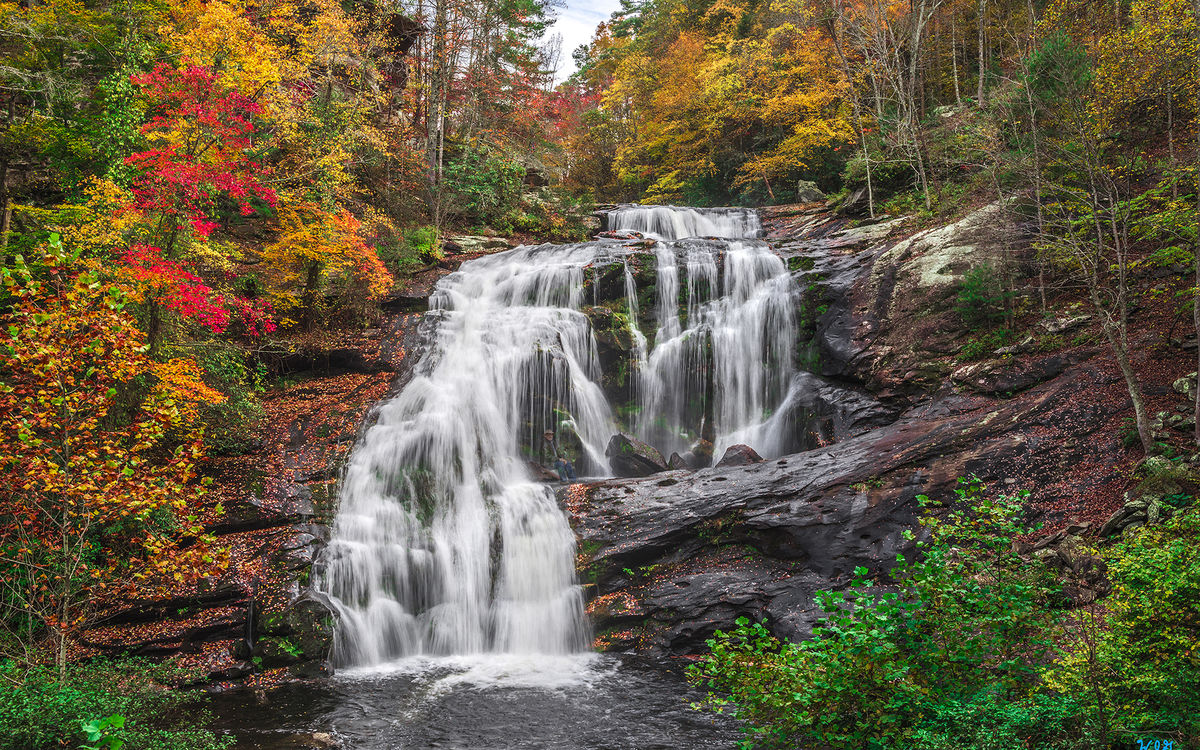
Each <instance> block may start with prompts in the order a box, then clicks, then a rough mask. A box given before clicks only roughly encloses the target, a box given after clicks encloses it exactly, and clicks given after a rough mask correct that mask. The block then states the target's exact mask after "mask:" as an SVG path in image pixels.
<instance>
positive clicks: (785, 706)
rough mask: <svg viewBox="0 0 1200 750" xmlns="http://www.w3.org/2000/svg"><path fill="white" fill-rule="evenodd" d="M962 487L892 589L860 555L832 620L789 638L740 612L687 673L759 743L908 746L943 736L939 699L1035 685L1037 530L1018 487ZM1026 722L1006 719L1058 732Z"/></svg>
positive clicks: (825, 598)
mask: <svg viewBox="0 0 1200 750" xmlns="http://www.w3.org/2000/svg"><path fill="white" fill-rule="evenodd" d="M958 494H959V499H960V501H961V504H962V507H961V508H960V509H957V510H954V511H951V512H950V513H948V514H946V516H945V518H944V519H939V518H938V517H936V516H935V515H933V514H932V513H930V514H929V515H927V516H926V517H925V518H924V519H923V520H922V525H923V526H925V527H926V528H927V529H928V531H929V540H928V541H927V542H923V543H919V545H918V546H919V548H920V549H921V551H922V553H923V554H922V558H921V559H920V560H919V561H917V562H909V561H907V560H905V559H904V558H903V557H900V558H899V559H898V564H897V566H896V568H895V569H894V570H893V571H892V573H891V576H890V577H891V582H890V584H889V586H888V587H887V588H883V587H880V586H879V585H877V584H875V583H874V582H872V581H870V580H867V579H866V577H865V576H866V572H867V571H866V569H865V568H858V569H857V570H856V571H855V574H856V577H855V579H854V581H853V582H852V583H851V585H850V586H849V588H847V589H846V590H845V591H841V592H820V593H818V595H817V600H818V602H819V603H820V605H821V606H822V608H823V609H824V611H825V613H826V619H825V620H824V622H823V623H822V624H821V625H820V626H819V627H817V628H814V631H813V638H812V639H811V640H809V641H804V642H801V643H786V642H782V641H779V640H778V639H776V638H774V637H773V636H771V635H770V633H769V632H768V631H767V630H766V628H765V627H764V626H763V625H762V624H758V623H750V622H749V621H747V620H746V619H745V618H742V619H741V620H739V622H738V625H739V627H738V629H737V630H735V631H734V632H733V633H729V634H725V633H718V634H717V637H716V638H714V639H712V640H711V641H709V646H710V648H711V653H710V654H709V655H708V656H706V657H705V658H704V659H703V660H702V661H701V662H700V663H699V664H698V665H696V666H694V667H693V668H692V672H691V673H692V676H693V678H694V679H696V680H698V681H700V682H702V683H703V684H705V685H706V686H707V687H709V688H711V689H712V690H713V691H714V692H713V693H711V694H710V700H711V701H712V702H713V703H715V704H717V705H719V706H727V705H730V704H732V705H733V706H734V707H735V710H736V712H737V714H738V716H739V717H740V718H742V719H744V720H746V721H747V722H748V723H749V724H750V726H751V729H750V730H749V731H750V733H751V737H752V742H751V743H750V744H751V745H753V744H760V745H763V746H768V747H796V746H810V745H811V746H816V747H847V748H849V747H855V748H860V747H861V748H909V747H912V746H913V744H914V742H915V741H916V740H917V738H918V737H919V736H922V735H921V733H922V732H923V733H924V735H923V736H924V737H925V738H926V740H927V741H928V743H929V746H930V747H938V746H944V745H939V744H938V743H939V742H943V740H945V741H946V742H948V741H950V740H951V739H952V738H949V736H948V735H947V734H946V732H945V731H943V730H939V725H938V724H937V723H936V718H937V717H938V716H939V715H940V714H939V711H940V712H942V714H945V713H946V712H948V711H951V710H952V708H953V707H954V706H955V705H957V706H959V707H963V706H976V707H977V708H976V709H975V710H978V706H986V704H987V702H988V701H989V700H993V699H991V698H989V697H988V696H993V695H994V696H1002V697H1003V700H1004V701H1005V702H1006V703H1007V702H1009V701H1011V700H1014V699H1020V698H1022V696H1024V695H1025V694H1027V693H1028V686H1029V685H1030V684H1031V682H1032V678H1033V677H1034V676H1035V675H1036V673H1037V665H1038V663H1039V661H1040V660H1041V659H1043V658H1044V656H1045V655H1046V654H1047V653H1049V652H1050V651H1051V648H1052V641H1051V638H1050V633H1051V629H1050V626H1051V625H1052V624H1053V623H1054V621H1055V619H1056V614H1055V612H1054V610H1053V609H1051V607H1050V606H1049V602H1050V600H1051V595H1052V593H1053V588H1054V587H1053V585H1052V583H1051V581H1050V578H1049V575H1048V571H1047V570H1046V569H1045V568H1044V566H1040V565H1034V566H1031V565H1029V564H1028V563H1026V562H1025V561H1024V560H1022V559H1021V558H1020V557H1019V556H1018V555H1017V554H1016V553H1015V552H1014V551H1013V548H1012V539H1013V537H1015V536H1017V535H1019V534H1024V533H1028V532H1029V531H1030V530H1031V529H1028V528H1027V527H1025V526H1023V525H1022V524H1021V523H1020V522H1019V520H1018V519H1019V518H1020V515H1021V513H1022V510H1021V501H1022V500H1023V496H1018V497H1005V496H1000V497H997V498H991V497H989V496H987V495H986V494H985V493H984V487H983V485H982V484H981V483H979V482H978V481H977V480H971V481H966V480H964V481H963V483H962V484H961V486H960V488H959V489H958ZM922 502H923V503H924V504H926V505H929V503H928V500H927V499H925V498H923V499H922ZM1000 718H1002V717H997V721H998V722H999V719H1000ZM1028 723H1029V722H1025V724H1022V723H1021V722H1020V721H1016V720H1015V718H1014V717H1009V719H1007V720H1006V724H1005V725H1006V726H1010V727H1013V728H1014V729H1013V730H1012V731H1014V732H1015V731H1017V728H1020V727H1023V729H1021V732H1023V733H1024V734H1023V736H1022V738H1021V739H1022V742H1024V741H1025V740H1028V739H1030V738H1032V737H1033V736H1034V734H1037V733H1040V734H1055V733H1056V731H1057V730H1055V728H1054V725H1053V722H1051V724H1050V725H1042V724H1040V723H1039V724H1036V726H1028ZM939 732H940V734H939ZM939 737H940V738H942V739H938V738H939ZM926 740H922V741H926Z"/></svg>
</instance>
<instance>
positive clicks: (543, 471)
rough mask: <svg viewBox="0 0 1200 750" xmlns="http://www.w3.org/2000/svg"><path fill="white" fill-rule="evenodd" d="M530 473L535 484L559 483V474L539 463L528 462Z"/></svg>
mask: <svg viewBox="0 0 1200 750" xmlns="http://www.w3.org/2000/svg"><path fill="white" fill-rule="evenodd" d="M527 463H528V465H529V473H530V474H531V475H532V476H533V481H535V482H557V481H558V473H557V472H555V471H554V470H553V469H548V468H546V467H545V466H542V465H541V464H539V463H538V462H537V461H528V462H527Z"/></svg>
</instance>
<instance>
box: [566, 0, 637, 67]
mask: <svg viewBox="0 0 1200 750" xmlns="http://www.w3.org/2000/svg"><path fill="white" fill-rule="evenodd" d="M566 3H567V7H565V8H560V9H559V10H558V13H557V15H558V19H557V20H556V21H555V22H554V25H553V26H551V27H550V31H549V33H550V34H562V40H563V45H562V58H561V59H560V61H559V63H558V72H557V74H556V75H555V76H554V80H555V81H564V80H566V79H567V78H568V77H569V76H570V75H571V74H572V73H574V72H575V61H574V60H572V59H571V53H572V52H574V51H575V48H576V47H578V46H579V45H581V44H587V43H588V42H590V41H592V34H593V33H595V31H596V27H597V26H599V25H600V24H601V23H603V22H605V21H607V20H608V19H609V17H611V16H612V14H613V12H614V11H616V10H618V9H620V7H621V2H620V0H566Z"/></svg>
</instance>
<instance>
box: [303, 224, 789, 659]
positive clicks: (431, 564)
mask: <svg viewBox="0 0 1200 750" xmlns="http://www.w3.org/2000/svg"><path fill="white" fill-rule="evenodd" d="M609 228H610V229H611V230H615V232H616V233H617V234H618V236H617V237H611V238H606V239H599V240H596V241H592V242H587V243H581V244H577V245H567V246H554V245H541V246H537V247H521V248H517V249H515V250H511V251H508V252H504V253H500V254H497V255H492V256H487V257H483V258H479V259H477V260H473V261H469V262H467V263H465V264H463V266H462V267H461V268H460V269H459V270H458V271H456V272H455V273H453V274H451V275H449V276H447V277H446V278H445V279H443V280H442V281H441V282H440V283H439V285H438V288H437V291H436V293H435V294H434V296H433V297H432V299H431V301H430V308H431V309H430V311H429V313H428V315H427V320H426V323H427V325H429V326H430V330H431V334H430V336H429V342H428V344H427V346H426V349H425V351H424V352H423V353H422V354H421V357H420V360H419V364H418V365H417V368H416V372H415V375H414V377H413V378H412V379H411V380H410V381H409V382H408V383H407V385H405V386H404V388H403V389H402V390H401V391H400V392H399V393H398V394H397V395H395V396H394V397H393V398H392V399H391V400H390V401H388V402H387V403H385V404H383V405H382V406H381V407H380V408H379V409H378V412H377V416H376V419H375V421H374V423H373V424H372V425H371V426H370V427H369V429H368V430H367V432H366V434H365V436H364V438H363V440H362V442H361V444H360V446H359V447H358V448H357V449H356V450H355V452H354V453H353V455H352V457H351V460H350V463H349V466H348V468H347V472H346V477H345V481H344V484H343V488H342V494H341V508H340V511H339V513H338V516H337V519H336V522H335V526H334V531H333V540H332V542H331V544H330V546H329V548H328V550H327V552H326V555H325V561H324V565H325V567H324V571H323V573H322V574H321V575H322V577H321V584H320V585H321V587H322V589H323V590H324V591H326V592H327V593H328V594H329V596H330V598H331V600H332V601H333V602H334V604H335V606H336V608H337V610H338V613H339V615H340V623H339V626H338V629H337V634H336V637H335V645H334V656H333V658H334V661H335V663H336V664H338V665H339V666H365V665H378V664H383V663H387V662H392V661H395V660H397V659H400V658H402V657H413V656H418V655H426V656H434V655H441V656H451V655H455V656H463V655H472V654H487V653H491V654H537V655H545V656H547V657H549V656H553V655H565V654H571V653H577V652H583V651H585V650H586V649H587V648H588V643H589V634H588V628H587V625H586V620H585V617H584V601H583V595H582V593H581V589H580V587H579V586H578V584H577V581H576V578H575V540H574V535H573V533H572V531H571V529H570V527H569V525H568V523H567V519H566V517H565V516H564V514H563V513H562V511H561V510H560V509H559V508H558V505H557V503H556V501H555V496H554V493H553V491H552V489H551V487H550V486H548V485H546V484H545V483H541V482H538V481H535V474H536V468H535V467H533V466H532V464H540V465H543V466H544V465H548V464H549V463H551V462H552V457H549V456H547V454H546V446H545V445H544V444H543V439H542V437H541V436H542V434H543V432H544V431H545V430H552V431H554V432H555V434H556V436H558V437H556V439H560V440H561V441H562V442H564V443H566V442H570V443H571V444H572V445H573V446H575V447H576V448H577V451H576V453H577V460H576V463H577V465H578V467H579V469H580V470H581V471H582V472H586V473H588V474H591V475H595V476H604V475H606V474H608V472H609V467H608V463H607V460H606V459H605V447H606V444H607V442H608V440H609V438H610V437H611V436H612V435H613V434H614V433H616V432H618V431H620V430H624V431H626V432H631V433H634V434H636V435H637V436H638V437H640V438H641V439H643V440H645V441H646V442H648V443H650V444H652V445H654V446H655V447H656V448H658V449H659V450H660V451H662V452H663V455H664V456H667V455H669V454H670V453H671V452H673V451H678V452H681V453H682V452H685V451H687V450H688V448H689V446H690V445H691V444H693V443H694V442H695V441H697V440H698V439H702V438H704V437H705V436H706V435H707V436H708V439H709V440H711V441H712V442H713V443H714V447H715V451H716V453H715V455H716V456H717V457H720V455H721V451H723V450H724V449H725V448H726V447H727V446H729V445H732V444H734V443H747V444H749V445H751V446H752V447H754V448H755V449H756V450H758V451H759V452H760V453H762V454H763V455H764V456H770V455H776V454H778V453H779V452H781V451H783V450H786V449H787V448H788V447H789V446H788V437H787V435H786V426H785V422H786V420H782V419H780V418H779V414H778V413H777V409H779V407H780V406H781V405H782V404H784V403H786V402H787V397H788V388H789V385H790V383H792V381H793V377H792V376H793V374H794V372H795V364H794V349H795V336H796V333H795V331H796V323H795V321H794V319H793V318H794V314H793V311H794V310H795V308H796V301H797V300H796V297H797V295H798V290H797V289H796V287H795V284H794V283H793V281H792V279H791V277H790V275H789V274H788V272H787V268H786V267H785V265H784V263H783V262H782V260H781V259H780V258H779V257H777V256H776V255H775V254H774V253H772V252H771V250H770V248H769V247H767V245H766V244H765V243H763V242H761V241H758V240H757V239H756V238H757V236H758V234H759V232H760V227H759V224H758V218H757V215H756V214H755V213H754V212H753V211H748V210H738V209H710V210H700V209H684V208H672V207H630V208H622V209H619V210H617V211H615V212H613V213H612V214H610V216H609ZM622 232H624V233H632V232H637V233H640V234H641V235H642V236H644V237H646V238H650V240H652V241H653V243H652V246H651V247H650V248H649V249H647V247H646V244H647V241H645V240H643V241H636V238H634V237H633V236H632V235H627V236H626V237H625V238H621V237H620V233H622ZM638 264H652V267H653V278H654V287H655V288H654V299H653V304H652V305H650V304H643V303H642V302H640V301H639V299H640V298H642V297H643V295H644V293H646V292H647V290H646V289H645V288H643V287H644V285H643V286H642V287H640V286H639V282H638V280H637V279H638V278H639V277H638V275H637V274H636V273H635V268H634V267H635V266H637V265H638ZM638 267H639V268H640V266H638ZM607 268H612V269H615V270H614V274H615V276H614V278H616V279H618V282H617V288H618V289H619V291H618V292H617V293H616V294H615V296H616V298H617V299H615V300H597V299H589V294H588V289H587V287H588V285H589V281H588V280H589V278H591V279H593V280H594V279H595V278H596V274H598V273H602V272H603V271H604V269H607ZM647 273H648V268H647ZM589 274H590V276H589ZM622 298H623V299H622ZM600 302H605V303H607V304H610V306H611V305H619V306H620V310H619V312H620V314H621V315H623V316H624V320H626V321H627V325H628V335H629V336H630V338H631V340H632V342H633V343H632V346H631V347H630V350H629V352H628V354H627V359H626V361H625V362H623V363H622V365H621V366H622V367H627V368H628V370H629V371H630V373H631V375H630V382H629V385H628V392H629V394H630V398H631V402H632V404H631V408H628V409H626V412H627V413H628V414H631V415H632V416H630V417H628V418H622V419H618V415H617V410H616V409H615V408H614V404H613V403H611V402H610V398H611V393H609V394H606V392H605V389H604V388H603V387H602V381H603V380H604V376H605V372H604V367H603V366H602V362H601V358H600V356H599V353H598V352H599V347H598V344H597V338H596V332H595V331H594V330H593V325H592V320H591V319H590V318H589V313H588V310H590V309H592V308H593V307H594V306H595V305H596V304H598V303H600ZM651 311H653V312H651ZM650 318H652V321H651V322H649V323H647V322H639V321H647V320H649V319H650ZM622 421H626V422H629V423H627V424H622Z"/></svg>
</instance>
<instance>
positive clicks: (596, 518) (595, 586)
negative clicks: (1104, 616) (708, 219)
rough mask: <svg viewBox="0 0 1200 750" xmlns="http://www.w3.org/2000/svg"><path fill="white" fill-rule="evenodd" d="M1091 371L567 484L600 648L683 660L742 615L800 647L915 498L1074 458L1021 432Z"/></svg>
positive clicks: (1033, 477)
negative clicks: (808, 443) (864, 424)
mask: <svg viewBox="0 0 1200 750" xmlns="http://www.w3.org/2000/svg"><path fill="white" fill-rule="evenodd" d="M1084 367H1086V363H1085V366H1084ZM1095 377H1096V374H1095V372H1093V371H1090V370H1086V369H1082V370H1081V369H1078V368H1077V369H1076V370H1074V371H1071V372H1068V373H1066V374H1064V375H1062V376H1060V377H1059V378H1057V379H1055V380H1053V381H1051V382H1048V383H1044V384H1042V385H1039V386H1036V387H1034V388H1033V389H1032V390H1030V391H1028V392H1026V393H1025V394H1023V396H1022V397H1021V398H1020V399H1011V400H1008V401H1000V402H997V401H995V400H992V399H986V398H981V397H978V396H972V395H969V394H953V393H950V392H946V393H943V394H942V395H941V396H939V397H938V398H935V399H934V400H933V401H931V402H928V403H923V404H921V405H920V406H919V407H917V408H914V409H912V410H911V411H909V412H908V413H906V414H905V415H903V416H902V417H901V418H900V419H899V420H897V421H895V422H894V423H892V424H889V425H885V426H882V427H878V428H876V429H872V430H869V431H866V432H862V433H860V434H858V435H854V436H851V437H848V438H846V439H845V440H843V441H841V442H838V443H835V444H833V445H830V446H827V447H824V448H820V449H818V450H812V451H808V452H805V453H799V454H794V455H790V456H785V457H782V458H779V459H772V460H767V461H763V462H759V463H753V464H749V465H744V466H736V467H728V466H727V467H719V468H714V469H706V470H702V471H698V472H689V471H683V470H677V471H670V472H666V473H659V474H656V475H654V476H650V477H645V478H641V479H626V480H609V481H605V482H599V483H595V484H591V485H585V486H579V485H576V486H575V487H573V488H565V489H564V490H562V491H561V492H562V493H563V494H562V498H561V499H562V502H563V504H564V506H565V507H567V508H568V509H569V510H570V511H571V515H572V522H573V524H574V526H575V529H576V532H577V534H578V537H579V550H580V560H581V564H580V577H581V580H582V581H583V582H584V583H585V585H586V586H587V587H588V590H589V593H590V594H591V596H592V602H591V605H590V610H589V611H590V613H591V615H592V618H593V626H594V628H595V630H596V633H597V640H598V643H599V645H600V646H602V647H607V648H614V649H625V648H637V649H642V650H647V651H651V652H657V653H676V654H678V653H696V652H699V651H703V649H704V640H705V639H706V638H708V637H711V635H712V633H713V632H714V631H715V630H716V629H718V628H721V629H727V628H730V627H732V626H733V624H734V620H735V619H736V618H737V617H739V616H747V617H750V618H751V619H763V618H766V619H767V621H768V623H769V625H770V627H771V629H772V630H773V631H774V632H775V633H776V634H778V635H781V636H785V637H788V638H801V637H805V636H806V635H807V634H808V633H809V632H810V631H811V628H812V626H813V623H814V622H815V621H816V620H817V619H818V618H819V616H820V615H821V613H820V612H819V611H818V610H817V608H816V606H815V605H814V603H813V593H814V592H815V591H818V590H822V589H824V590H836V589H839V588H841V587H843V586H845V585H846V584H847V583H848V582H849V580H850V578H851V577H852V573H853V570H854V569H855V568H856V567H858V566H863V567H866V568H867V569H868V570H869V571H871V573H872V574H873V575H879V574H881V573H884V572H885V571H886V570H887V569H889V568H890V567H891V565H892V564H893V563H894V561H895V557H896V554H897V553H901V552H908V551H910V550H909V547H910V544H911V543H910V542H908V541H906V540H905V539H904V536H903V533H904V532H905V531H906V530H911V531H914V532H915V533H917V534H919V533H920V528H921V527H920V526H919V524H918V517H919V514H920V509H919V507H918V504H917V503H916V496H917V495H918V494H925V495H929V496H932V497H944V498H949V497H953V490H954V488H955V486H956V483H957V480H958V478H959V477H960V476H966V475H970V474H977V475H979V476H980V477H981V478H982V479H983V480H984V481H985V482H993V483H999V487H1005V486H1007V485H1006V483H1004V482H1003V481H1002V480H1003V478H1004V477H1007V476H1012V475H1015V474H1018V473H1020V474H1021V475H1022V476H1025V477H1026V479H1027V480H1028V481H1031V482H1038V481H1048V480H1049V477H1052V476H1054V475H1056V474H1057V472H1058V470H1059V469H1058V466H1059V465H1060V464H1062V465H1065V464H1069V463H1070V462H1071V461H1073V460H1075V459H1073V458H1071V457H1070V456H1068V455H1066V454H1067V453H1068V452H1069V451H1068V449H1066V448H1062V449H1061V450H1062V451H1064V454H1063V455H1062V456H1058V457H1056V456H1053V455H1050V454H1048V453H1046V452H1045V451H1044V450H1043V451H1041V452H1037V453H1035V452H1034V451H1032V448H1033V447H1034V446H1033V445H1031V443H1033V442H1034V440H1033V439H1032V438H1030V437H1028V434H1027V431H1028V430H1030V429H1034V428H1036V427H1037V426H1038V425H1051V424H1055V423H1057V421H1058V419H1059V417H1058V413H1059V410H1061V409H1064V408H1072V405H1073V404H1076V403H1077V402H1078V399H1079V398H1080V397H1081V394H1083V393H1085V392H1087V391H1088V390H1089V389H1091V388H1093V387H1094V385H1093V383H1094V378H1095ZM1111 414H1112V412H1106V411H1103V410H1093V411H1091V412H1088V413H1087V414H1086V415H1084V417H1083V418H1081V419H1080V420H1078V421H1077V422H1076V423H1075V424H1073V425H1072V429H1073V430H1074V431H1075V434H1081V433H1082V434H1083V435H1087V434H1088V431H1089V430H1094V429H1100V428H1102V427H1103V425H1105V423H1106V421H1107V420H1108V419H1109V418H1110V417H1111ZM1038 429H1040V428H1038ZM1084 443H1085V444H1086V443H1087V440H1086V439H1085V440H1084ZM1037 447H1039V448H1044V446H1043V445H1040V444H1039V445H1038V446H1037ZM1084 450H1088V451H1092V452H1094V451H1095V450H1096V447H1095V446H1094V445H1093V446H1086V445H1085V447H1084ZM1031 467H1032V468H1031ZM1037 472H1042V473H1041V474H1038V473H1037ZM1081 565H1082V567H1087V566H1086V565H1084V564H1082V563H1081ZM1077 567H1079V566H1077ZM1081 569H1082V568H1081ZM1088 570H1089V571H1090V570H1091V569H1090V568H1089V569H1088ZM1085 572H1086V571H1085ZM1088 575H1091V573H1088Z"/></svg>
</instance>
